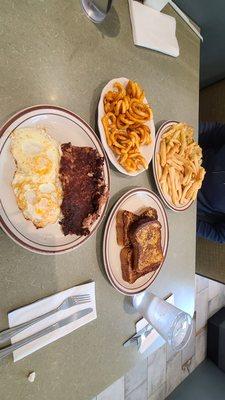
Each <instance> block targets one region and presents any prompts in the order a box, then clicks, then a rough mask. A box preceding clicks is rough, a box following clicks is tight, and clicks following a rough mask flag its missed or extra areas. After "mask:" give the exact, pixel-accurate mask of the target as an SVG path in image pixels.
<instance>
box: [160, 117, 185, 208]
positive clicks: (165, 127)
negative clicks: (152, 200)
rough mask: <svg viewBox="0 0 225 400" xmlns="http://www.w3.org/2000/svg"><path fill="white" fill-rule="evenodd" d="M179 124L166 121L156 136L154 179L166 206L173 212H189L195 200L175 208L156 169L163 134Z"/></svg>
mask: <svg viewBox="0 0 225 400" xmlns="http://www.w3.org/2000/svg"><path fill="white" fill-rule="evenodd" d="M177 123H178V122H177V121H166V122H164V123H163V124H162V125H161V126H160V128H159V129H158V131H157V135H156V140H155V149H154V156H153V160H152V164H153V174H154V178H155V183H156V186H157V189H158V191H159V194H160V196H161V198H162V200H163V201H164V203H165V204H166V206H167V207H168V208H170V209H171V210H173V211H185V210H187V208H189V207H190V206H191V204H192V203H193V200H191V201H189V202H188V203H187V204H185V205H184V206H179V207H178V206H175V205H174V204H173V203H172V201H171V199H170V198H169V197H168V196H166V195H165V194H164V193H163V191H162V189H161V185H160V182H159V179H158V176H157V168H156V154H157V153H158V152H159V146H160V141H161V137H162V135H163V133H165V132H166V131H167V130H168V129H169V128H170V127H171V126H172V125H174V124H177Z"/></svg>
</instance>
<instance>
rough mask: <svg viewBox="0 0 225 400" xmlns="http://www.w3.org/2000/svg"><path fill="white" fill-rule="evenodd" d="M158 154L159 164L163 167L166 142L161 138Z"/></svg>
mask: <svg viewBox="0 0 225 400" xmlns="http://www.w3.org/2000/svg"><path fill="white" fill-rule="evenodd" d="M159 154H160V160H161V165H162V167H165V165H166V142H165V140H162V141H161V143H160V150H159Z"/></svg>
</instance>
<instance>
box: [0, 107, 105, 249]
mask: <svg viewBox="0 0 225 400" xmlns="http://www.w3.org/2000/svg"><path fill="white" fill-rule="evenodd" d="M31 126H40V127H45V128H46V129H47V132H48V133H49V134H50V135H51V136H52V137H53V138H54V139H56V140H57V141H58V142H59V143H66V142H71V143H72V144H73V145H76V146H90V147H93V148H96V149H97V150H98V152H99V154H100V155H101V156H103V155H104V150H103V149H102V145H101V143H100V141H99V139H98V138H97V136H96V134H95V133H94V131H93V130H92V129H91V128H90V126H89V125H88V124H87V123H86V122H85V121H83V120H82V119H81V118H80V117H78V116H77V115H76V114H74V113H73V112H71V111H68V110H65V109H63V108H61V107H54V106H49V105H40V106H34V107H30V108H27V109H25V110H22V111H20V112H19V113H18V114H16V115H14V116H13V117H12V118H11V119H10V120H9V121H7V122H6V123H5V125H4V126H3V127H2V128H1V130H0V182H1V185H0V225H1V227H2V229H3V230H4V231H5V232H6V233H7V234H8V235H9V236H10V237H11V238H12V239H13V240H14V241H15V242H16V243H18V244H20V245H21V246H23V247H24V248H26V249H28V250H30V251H33V252H35V253H42V254H58V253H65V252H68V251H71V250H73V249H74V248H76V247H77V246H79V245H81V244H82V243H84V242H85V241H86V240H87V239H88V238H89V237H90V236H91V235H92V234H93V232H94V231H95V230H96V229H97V227H98V226H99V224H100V222H101V220H102V218H103V216H104V213H105V210H106V208H107V205H108V202H106V204H105V205H104V206H103V208H102V210H101V215H100V217H99V218H98V220H97V221H96V222H95V223H94V224H93V226H92V227H91V232H90V234H89V235H88V236H76V235H68V236H64V235H63V233H62V230H61V228H60V225H59V224H58V223H55V224H49V225H47V226H46V227H45V228H42V229H36V228H35V226H34V225H33V224H32V222H30V221H27V220H26V219H25V218H24V217H23V215H22V213H21V212H20V210H19V209H18V206H17V203H16V200H15V196H14V192H13V190H12V187H11V182H12V179H13V174H14V171H15V164H14V160H13V158H12V155H11V153H10V142H11V139H10V135H11V132H12V131H13V130H14V129H16V128H18V127H31ZM104 178H105V183H106V185H107V186H108V188H109V184H110V182H109V167H108V161H107V160H106V157H105V163H104Z"/></svg>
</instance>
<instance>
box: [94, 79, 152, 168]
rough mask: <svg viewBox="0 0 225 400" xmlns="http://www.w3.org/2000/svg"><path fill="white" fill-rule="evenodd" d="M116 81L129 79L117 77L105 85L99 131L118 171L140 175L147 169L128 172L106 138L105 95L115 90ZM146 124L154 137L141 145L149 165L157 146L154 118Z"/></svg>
mask: <svg viewBox="0 0 225 400" xmlns="http://www.w3.org/2000/svg"><path fill="white" fill-rule="evenodd" d="M115 82H120V83H122V84H123V85H125V84H127V83H128V82H129V79H127V78H115V79H112V80H111V81H109V82H108V83H107V85H106V86H105V87H104V89H103V90H102V93H101V97H100V100H99V103H98V129H99V133H100V137H101V141H102V144H103V146H104V149H105V151H106V153H107V156H108V157H109V160H110V161H111V163H112V164H113V165H114V166H115V167H116V168H117V169H118V171H120V172H122V174H126V175H130V176H136V175H139V174H140V173H141V172H143V171H145V169H144V168H143V169H140V170H139V171H137V172H127V171H126V170H125V168H123V167H122V165H120V164H119V162H118V161H117V159H116V156H115V155H114V153H113V151H112V150H111V148H110V147H109V145H108V143H107V140H106V136H105V130H104V126H103V125H102V117H103V116H104V115H105V110H104V103H103V100H104V96H105V94H106V93H107V92H108V91H109V90H113V89H114V88H113V85H114V83H115ZM144 102H145V103H147V99H146V98H145V100H144ZM146 125H148V126H149V128H150V131H151V138H152V142H151V143H150V144H149V145H147V146H141V147H140V152H141V155H142V156H144V157H145V159H146V161H147V163H148V165H149V163H150V162H151V160H152V157H153V152H154V146H155V125H154V120H153V119H151V120H150V121H147V122H146Z"/></svg>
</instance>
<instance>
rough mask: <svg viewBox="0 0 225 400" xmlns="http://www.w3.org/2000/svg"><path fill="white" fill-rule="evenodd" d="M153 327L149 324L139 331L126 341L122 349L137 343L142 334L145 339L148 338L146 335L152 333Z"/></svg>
mask: <svg viewBox="0 0 225 400" xmlns="http://www.w3.org/2000/svg"><path fill="white" fill-rule="evenodd" d="M152 329H153V327H152V325H150V324H147V325H145V326H144V327H143V328H142V329H140V331H138V332H137V333H135V335H133V336H131V338H130V339H128V340H127V341H126V342H125V343H124V344H123V345H124V347H128V346H130V345H131V344H135V343H137V341H138V339H139V338H140V337H141V336H142V335H143V334H144V335H145V337H146V336H148V334H149V333H150V332H151V331H152Z"/></svg>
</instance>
